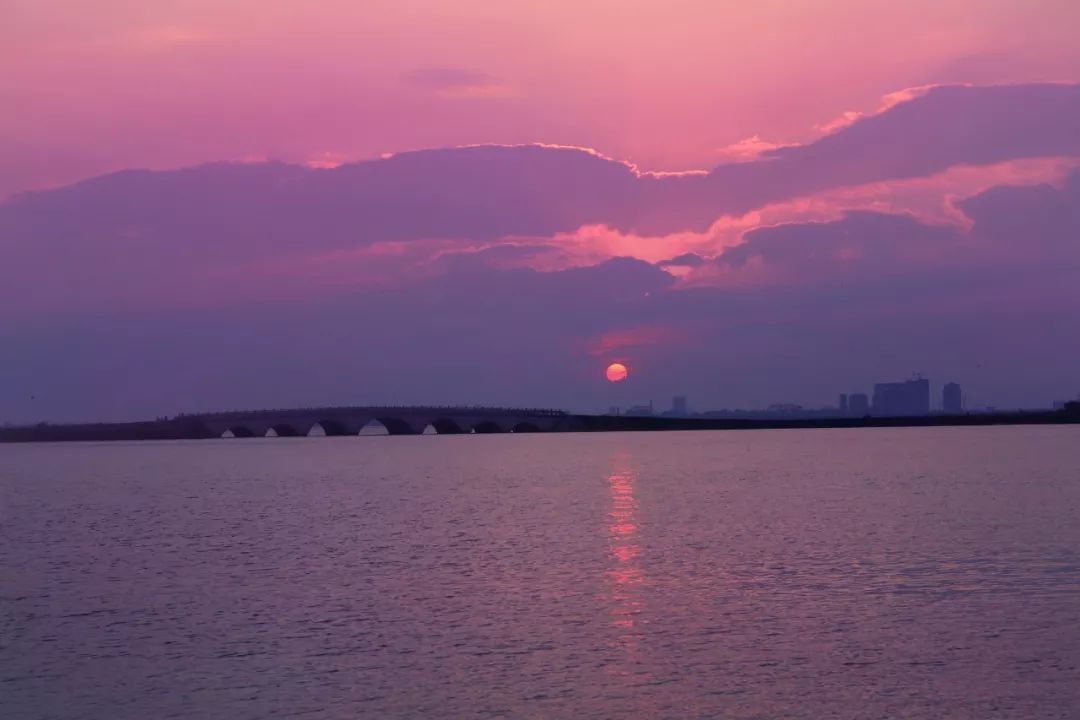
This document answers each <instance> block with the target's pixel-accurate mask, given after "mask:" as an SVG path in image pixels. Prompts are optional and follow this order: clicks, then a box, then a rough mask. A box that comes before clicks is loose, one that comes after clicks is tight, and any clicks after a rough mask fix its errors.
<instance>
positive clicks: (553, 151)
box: [0, 0, 1080, 422]
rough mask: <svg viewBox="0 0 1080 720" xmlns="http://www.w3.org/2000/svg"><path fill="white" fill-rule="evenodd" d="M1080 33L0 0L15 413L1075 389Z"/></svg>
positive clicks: (857, 6) (837, 1) (489, 7)
mask: <svg viewBox="0 0 1080 720" xmlns="http://www.w3.org/2000/svg"><path fill="white" fill-rule="evenodd" d="M1077 26H1080V4H1077V3H1075V2H1072V0H1025V1H1022V2H1021V1H1020V0H1014V1H1007V0H979V1H977V2H976V1H967V0H936V1H934V2H929V1H927V2H923V1H921V0H912V1H911V2H906V3H895V2H878V1H877V0H832V1H829V0H816V1H814V2H811V1H809V0H807V1H805V2H804V1H802V0H784V1H780V0H761V1H759V2H754V3H746V2H725V1H722V0H714V1H711V2H697V1H691V0H671V1H670V2H666V3H655V2H636V1H633V0H621V1H620V2H615V1H614V0H577V1H575V2H552V1H548V2H524V1H519V0H504V1H502V2H490V1H486V2H485V1H480V0H461V1H459V2H455V3H446V2H441V1H435V0H394V1H389V0H388V1H384V0H366V1H365V2H363V3H356V2H345V1H340V2H339V1H337V0H323V2H320V3H317V4H312V3H304V2H287V1H285V0H259V1H257V2H256V1H255V0H231V1H226V0H213V1H211V0H158V1H156V2H153V3H135V2H130V1H124V2H121V1H120V0H96V1H95V2H94V3H87V2H82V1H79V0H67V1H65V0H0V67H2V68H3V69H4V72H3V73H0V107H3V108H6V109H7V110H6V111H5V112H4V113H0V372H2V373H3V378H4V379H3V380H0V421H10V422H28V421H37V420H43V419H55V420H72V419H93V418H101V419H124V418H136V417H146V416H157V415H167V414H173V413H176V412H180V411H188V412H191V411H197V410H203V409H218V408H231V407H266V406H282V405H307V404H324V403H330V404H348V403H383V402H386V403H391V402H408V403H437V402H447V403H473V402H476V403H495V404H507V405H518V404H521V405H545V406H555V407H566V408H569V409H573V410H601V409H606V408H607V407H609V406H611V405H621V406H626V405H629V404H636V403H644V402H647V401H649V400H653V401H655V402H656V403H657V404H658V405H660V406H666V405H667V404H668V403H669V402H670V398H671V396H672V395H675V394H686V395H688V396H689V397H690V404H691V406H692V407H694V408H695V409H710V408H721V407H763V406H765V405H768V404H771V403H776V402H795V403H800V404H804V405H807V406H814V407H817V406H823V405H827V404H831V403H835V401H836V395H837V394H838V393H840V392H854V391H864V392H866V391H869V390H870V388H871V386H872V384H873V383H874V382H877V381H882V380H894V379H903V378H906V377H908V376H910V375H911V374H912V373H915V372H921V373H923V374H924V375H926V376H928V377H930V378H931V379H932V381H933V382H934V383H935V384H936V385H935V391H936V389H937V388H939V387H940V385H941V384H943V383H944V382H947V381H957V382H960V383H961V384H962V385H963V386H964V388H965V391H966V395H967V398H968V401H969V405H972V406H983V405H996V406H1001V407H1017V406H1045V405H1049V404H1050V403H1051V402H1053V401H1055V400H1063V399H1066V398H1071V397H1073V396H1075V395H1076V394H1077V392H1080V377H1077V375H1076V373H1075V370H1074V369H1073V366H1074V365H1075V363H1069V362H1066V360H1067V359H1068V358H1070V357H1071V358H1075V357H1076V356H1077V355H1076V351H1077V350H1078V349H1080V310H1078V308H1080V292H1078V291H1077V290H1075V289H1074V287H1073V286H1074V285H1077V286H1080V283H1077V282H1075V280H1076V276H1077V270H1080V249H1078V247H1077V238H1078V237H1080V232H1078V231H1080V220H1078V210H1077V208H1078V206H1080V203H1078V200H1080V179H1078V178H1080V174H1078V169H1080V86H1078V85H1077V83H1078V82H1080V77H1078V75H1080V72H1078V71H1077V68H1080V45H1078V44H1077V43H1076V42H1075V40H1074V37H1073V34H1074V31H1073V28H1075V27H1077ZM616 360H617V361H622V362H624V363H625V364H626V365H627V366H628V367H629V369H630V379H629V380H628V381H627V382H624V383H620V384H618V385H612V384H610V383H606V382H605V381H604V376H603V369H604V367H606V365H607V364H608V363H610V362H613V361H616Z"/></svg>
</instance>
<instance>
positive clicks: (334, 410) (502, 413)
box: [185, 406, 581, 438]
mask: <svg viewBox="0 0 1080 720" xmlns="http://www.w3.org/2000/svg"><path fill="white" fill-rule="evenodd" d="M185 420H187V421H189V422H195V423H198V425H199V426H200V427H201V428H202V430H203V433H202V434H203V435H204V437H227V436H228V435H232V436H233V437H239V438H250V437H264V436H266V435H269V434H270V431H271V430H272V431H273V434H274V435H276V436H277V437H302V436H306V435H309V434H312V431H313V430H315V429H316V427H318V428H321V430H322V434H325V435H327V436H331V437H334V436H345V435H359V434H360V432H361V430H363V429H364V428H365V427H368V426H369V425H372V424H373V423H379V424H381V425H382V426H383V427H384V428H386V432H387V433H388V434H390V435H420V434H422V433H424V432H425V430H427V429H428V428H431V429H433V430H434V432H435V433H437V434H439V435H460V434H468V433H508V432H514V433H524V432H566V431H571V430H578V429H581V428H579V427H577V425H578V424H579V423H578V422H577V421H576V420H575V418H574V416H572V415H570V414H569V413H567V412H565V411H562V410H548V409H540V408H495V407H424V406H416V407H413V406H402V407H327V408H297V409H286V410H243V411H235V412H217V413H204V414H199V415H188V416H185Z"/></svg>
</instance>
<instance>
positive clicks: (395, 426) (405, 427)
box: [375, 417, 427, 435]
mask: <svg viewBox="0 0 1080 720" xmlns="http://www.w3.org/2000/svg"><path fill="white" fill-rule="evenodd" d="M375 419H376V420H378V421H379V422H380V423H382V426H383V427H385V428H386V432H387V433H388V434H390V435H419V434H420V433H422V432H424V428H423V427H421V428H415V427H413V426H412V425H411V424H409V423H408V422H406V421H405V420H402V419H401V418H396V417H378V418H375ZM424 427H427V423H425V424H424Z"/></svg>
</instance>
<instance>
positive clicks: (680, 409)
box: [671, 395, 689, 417]
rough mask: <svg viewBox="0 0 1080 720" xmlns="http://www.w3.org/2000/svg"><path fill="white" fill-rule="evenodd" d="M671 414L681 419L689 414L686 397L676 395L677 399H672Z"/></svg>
mask: <svg viewBox="0 0 1080 720" xmlns="http://www.w3.org/2000/svg"><path fill="white" fill-rule="evenodd" d="M671 414H672V415H678V416H680V417H682V416H685V415H688V414H689V410H688V409H687V406H686V396H685V395H676V396H675V397H673V398H671Z"/></svg>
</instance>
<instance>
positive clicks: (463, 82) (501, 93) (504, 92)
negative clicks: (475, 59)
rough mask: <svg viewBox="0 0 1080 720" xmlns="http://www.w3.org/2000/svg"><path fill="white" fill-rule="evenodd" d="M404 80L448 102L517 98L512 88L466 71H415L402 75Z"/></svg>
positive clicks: (447, 68)
mask: <svg viewBox="0 0 1080 720" xmlns="http://www.w3.org/2000/svg"><path fill="white" fill-rule="evenodd" d="M405 80H406V82H407V83H409V84H410V85H413V86H415V87H418V88H421V89H423V90H425V91H427V92H430V93H433V94H434V95H436V96H438V97H442V98H449V99H480V98H507V97H513V96H514V95H516V92H515V91H514V89H513V88H512V87H511V86H510V85H509V84H508V83H506V82H505V81H503V80H502V79H500V78H497V77H495V76H494V75H489V74H488V73H484V72H479V71H477V70H470V69H468V68H460V67H450V66H430V67H422V68H416V69H415V70H413V71H411V72H409V73H408V74H407V75H406V76H405Z"/></svg>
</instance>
